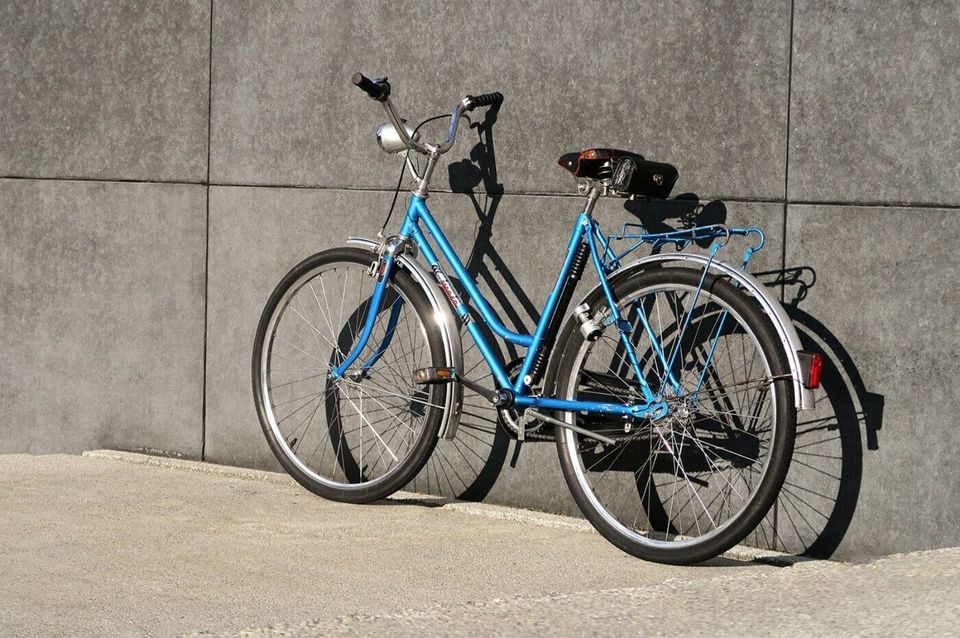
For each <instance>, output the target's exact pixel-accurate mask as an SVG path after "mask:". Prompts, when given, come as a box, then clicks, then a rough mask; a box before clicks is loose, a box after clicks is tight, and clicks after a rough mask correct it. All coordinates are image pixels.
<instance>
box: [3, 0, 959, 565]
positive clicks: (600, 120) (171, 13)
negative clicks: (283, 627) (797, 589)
mask: <svg viewBox="0 0 960 638" xmlns="http://www.w3.org/2000/svg"><path fill="white" fill-rule="evenodd" d="M413 34H416V37H413ZM958 37H960V8H958V5H957V4H956V3H954V2H917V1H914V2H886V3H871V2H812V1H807V0H795V1H794V2H789V1H785V0H780V1H766V2H764V1H758V2H729V3H722V2H719V3H703V2H693V1H690V2H672V3H659V2H652V1H642V2H637V3H633V2H604V3H572V2H571V3H558V2H542V3H539V2H505V1H500V2H489V3H481V4H476V3H452V2H449V3H448V2H429V1H426V2H425V1H419V2H343V1H339V2H334V1H331V2H323V3H314V2H285V3H262V2H254V1H252V0H251V1H249V2H241V1H236V0H213V1H211V0H178V1H173V0H171V1H168V2H151V3H139V2H109V3H99V2H89V1H84V0H74V1H72V2H67V1H65V2H52V1H51V2H32V1H31V2H26V1H18V0H14V1H12V2H5V3H3V4H2V5H0V67H2V69H3V73H2V75H0V83H2V84H0V140H2V141H0V176H2V178H0V284H2V285H0V299H2V304H0V322H2V329H0V405H2V411H0V414H2V417H0V419H2V421H0V452H24V451H26V452H34V453H43V452H76V451H80V450H83V449H90V448H100V447H113V448H122V449H134V450H148V451H155V452H161V453H166V454H173V455H178V456H184V457H189V458H204V459H207V460H209V461H214V462H219V463H229V464H237V465H246V466H254V467H266V468H276V467H277V465H276V464H275V462H274V460H273V459H272V457H271V455H270V452H269V449H268V448H267V446H266V443H265V441H264V440H263V437H262V435H261V433H260V429H259V425H258V423H257V419H256V416H255V413H254V410H253V404H252V399H251V396H250V387H249V386H250V384H249V377H248V375H249V369H248V365H249V364H248V361H249V356H250V350H251V345H252V338H253V333H254V330H255V328H256V322H257V319H258V316H259V313H260V310H261V308H262V305H263V303H264V302H265V301H266V299H267V297H268V295H269V293H270V291H271V290H272V288H273V286H274V285H275V283H276V282H277V281H278V280H279V278H280V277H281V276H282V275H283V273H284V272H286V270H287V269H289V268H290V267H291V266H292V265H293V264H294V263H296V262H297V261H299V260H300V259H301V258H302V257H303V256H305V255H307V254H309V253H312V252H315V251H318V250H321V249H324V248H328V247H331V246H334V245H338V244H340V243H342V241H343V240H344V239H345V238H346V236H347V235H349V234H361V235H368V236H369V235H373V234H374V233H375V232H376V229H377V228H378V227H379V222H380V221H381V220H382V216H383V214H384V213H385V211H386V208H387V206H388V205H389V202H390V199H391V195H392V192H391V189H392V187H393V185H394V181H395V179H396V174H395V173H396V170H397V160H396V158H394V157H388V156H386V155H384V154H383V153H381V152H380V151H379V150H378V149H377V148H376V145H375V142H374V138H373V131H374V130H375V127H376V126H377V125H378V124H379V123H380V122H381V120H382V119H383V117H382V112H381V111H380V110H379V107H378V106H377V105H375V104H373V103H371V102H370V101H369V100H368V99H367V98H366V97H365V96H363V95H362V94H361V93H360V92H359V91H357V90H356V89H354V88H353V87H352V86H351V85H350V84H349V83H348V78H349V76H350V75H351V74H352V73H353V72H355V71H358V70H359V71H364V72H366V73H368V74H370V75H374V74H380V75H388V76H389V77H390V79H391V82H392V83H393V86H394V95H395V96H396V98H397V102H398V104H399V106H400V107H401V109H402V111H403V112H404V113H405V114H407V115H408V116H410V117H411V118H422V117H426V116H429V115H433V114H435V113H440V112H444V111H449V109H450V108H451V106H452V104H453V103H454V102H455V101H456V100H457V99H459V97H460V96H462V95H464V94H466V93H470V92H483V91H490V90H500V91H502V92H503V93H504V94H505V95H506V103H505V104H504V107H503V108H502V110H501V111H500V114H499V118H498V121H497V123H496V125H495V127H494V131H495V136H496V146H495V150H496V155H495V157H496V167H497V178H498V180H499V183H500V184H501V185H502V189H501V190H502V193H496V192H494V193H493V194H487V193H473V194H464V193H451V192H448V193H438V194H436V195H435V196H434V197H433V198H432V199H431V205H432V208H433V209H434V211H435V212H437V213H438V216H439V218H440V221H441V223H442V224H443V225H444V227H445V228H447V229H448V230H449V234H450V236H451V238H452V240H453V241H454V243H455V244H456V246H457V247H458V249H460V250H462V251H463V253H464V254H467V253H469V252H470V250H471V247H472V246H474V244H475V243H477V244H478V245H480V246H481V252H480V254H479V257H481V259H479V260H478V263H479V264H480V265H479V267H478V275H479V277H480V279H481V282H482V284H483V289H484V290H485V291H488V292H489V293H490V295H491V296H492V297H493V298H494V299H496V300H497V304H496V305H497V306H498V307H499V308H500V309H501V312H502V314H503V316H504V318H505V320H506V321H507V322H508V323H509V324H512V325H514V326H515V327H520V326H523V327H527V328H529V326H530V325H531V322H532V317H535V316H536V314H537V309H538V308H539V307H540V306H541V305H542V303H543V300H544V298H545V296H546V291H547V287H548V286H549V285H550V283H552V282H551V281H550V274H549V273H551V272H553V271H554V268H555V267H556V265H557V264H558V262H559V260H560V258H561V252H562V250H563V243H564V239H565V234H566V233H567V232H568V225H569V224H570V223H571V219H572V216H573V215H574V214H575V212H576V211H577V209H578V200H577V199H575V198H574V197H573V191H574V184H573V183H572V180H571V179H570V177H569V176H568V175H567V174H566V173H565V172H564V171H562V170H561V169H560V168H559V167H557V166H556V164H555V161H556V158H557V157H558V156H559V155H560V154H561V153H564V152H569V151H573V150H579V149H581V148H587V147H590V146H614V147H622V148H630V149H633V150H637V151H639V152H641V153H644V154H645V155H646V156H648V157H650V158H653V159H660V160H665V161H670V162H673V163H675V164H676V165H677V166H678V167H679V169H680V172H681V181H680V183H679V185H678V188H677V190H676V192H677V193H680V192H686V193H693V194H696V195H697V197H698V198H699V199H700V200H702V201H704V202H707V201H712V200H717V199H719V200H722V202H723V205H724V207H725V210H726V215H727V221H728V222H730V223H736V224H744V223H753V224H759V225H762V226H763V227H765V228H766V229H767V230H768V235H769V238H770V245H769V248H768V249H767V250H764V251H763V253H761V255H762V259H761V260H760V261H759V262H758V264H757V270H760V271H764V272H765V273H766V274H765V275H763V276H764V277H765V278H766V280H767V281H768V282H769V283H770V284H771V285H773V286H776V287H778V289H779V291H780V292H781V294H782V295H783V300H784V302H785V303H786V304H787V305H788V307H789V309H790V312H791V313H792V315H793V317H794V319H795V322H796V325H797V328H798V330H799V331H800V333H801V334H802V336H803V338H804V339H805V340H807V342H808V343H809V344H810V346H811V347H813V348H817V349H819V350H821V351H823V352H824V353H825V354H826V355H827V357H828V366H827V369H826V373H825V383H824V387H823V389H822V390H821V391H820V392H819V396H818V399H819V407H818V409H817V411H816V412H815V413H812V414H811V413H802V414H801V419H800V420H801V424H800V430H799V438H798V443H797V451H796V455H795V457H794V462H793V465H792V469H791V472H790V476H789V477H788V480H787V486H786V487H785V489H784V492H783V494H782V495H781V498H780V500H779V501H778V503H777V506H776V507H775V509H774V510H773V511H772V512H771V514H770V516H768V518H767V520H766V521H765V522H764V524H763V525H762V526H761V527H760V529H758V530H757V532H756V534H754V536H753V537H752V538H751V542H753V543H754V544H756V545H762V546H767V547H773V548H777V549H783V550H786V551H793V552H802V551H807V552H809V553H812V554H816V555H824V556H828V555H833V556H837V557H840V558H854V559H858V558H867V557H871V556H876V555H880V554H885V553H890V552H895V551H904V550H913V549H921V548H933V547H939V546H946V545H956V544H960V526H958V525H957V521H958V520H960V500H958V499H957V498H956V494H957V493H958V488H960V454H958V452H960V429H958V427H957V426H958V421H957V417H956V414H957V406H958V404H960V390H958V387H960V385H958V384H957V383H956V378H957V377H958V376H960V364H958V363H957V362H958V357H960V332H958V330H957V326H958V325H960V304H958V302H960V288H958V286H957V284H956V276H957V271H958V260H957V257H956V254H955V250H956V246H957V245H958V243H960V210H958V209H960V126H958V124H957V104H960V75H958V73H957V68H958V67H960V49H958V48H957V47H956V45H955V43H956V41H957V38H958ZM471 135H474V137H473V138H471ZM476 143H477V140H476V136H475V134H472V133H468V134H466V135H464V136H463V137H462V138H461V140H460V142H459V143H458V146H457V147H455V149H454V152H452V153H451V154H450V155H448V156H447V157H448V158H449V159H450V162H452V163H458V162H460V163H461V164H460V166H462V165H463V164H462V162H465V161H469V158H470V154H471V150H472V147H473V145H475V144H476ZM474 159H476V158H475V157H474ZM454 181H456V180H454ZM438 186H440V187H441V188H440V190H444V187H446V186H447V184H446V183H445V182H444V180H440V183H438ZM446 190H447V191H449V190H451V189H450V188H446ZM686 210H689V204H686V203H683V202H680V201H674V202H669V203H665V204H663V203H662V204H656V205H647V206H636V207H631V208H630V209H629V210H623V206H622V204H620V203H618V202H613V201H607V202H602V203H601V209H600V211H599V214H600V215H601V216H602V218H603V219H605V220H607V221H609V222H610V223H615V222H618V221H635V220H636V216H639V217H640V218H642V219H644V220H645V221H647V222H648V223H650V224H653V225H656V224H658V223H661V222H663V221H666V223H670V221H671V220H670V218H671V216H675V215H677V214H679V213H682V212H684V211H686ZM535 224H536V225H539V227H542V228H544V229H545V230H544V232H543V236H542V237H536V238H530V237H529V236H525V235H524V233H525V230H524V229H527V228H531V227H537V226H534V225H535ZM904 237H907V238H908V239H909V241H908V243H906V244H902V243H900V244H898V243H897V242H898V241H900V240H901V238H904ZM531 239H533V241H531ZM918 249H919V250H918ZM470 400H471V401H472V402H473V403H474V404H475V405H474V409H472V410H471V412H472V416H470V417H468V418H467V423H466V425H465V431H466V432H467V433H468V434H469V436H464V437H462V438H461V439H459V440H457V441H455V442H443V443H441V444H440V447H439V448H438V453H437V454H436V455H435V457H434V459H433V460H432V461H431V462H430V464H429V465H428V466H427V468H426V469H425V470H424V472H423V473H421V475H420V476H419V477H418V478H417V479H416V481H415V485H414V486H413V487H414V488H415V489H423V490H430V491H434V492H440V493H443V494H449V495H454V496H461V497H465V498H483V499H486V500H488V501H493V502H501V503H508V504H514V505H519V506H523V507H530V508H535V509H543V510H549V511H555V512H565V513H571V514H576V508H575V506H574V504H573V502H572V500H571V498H570V497H569V495H568V494H567V491H566V488H565V486H564V484H563V480H562V477H561V474H560V471H559V467H558V464H557V460H556V458H555V450H554V447H553V446H552V445H550V444H533V443H531V444H526V445H524V446H523V447H522V449H521V450H520V451H519V453H517V450H516V448H515V444H514V443H513V442H511V441H509V440H507V439H506V438H505V436H504V435H503V434H502V433H498V432H497V430H496V428H495V427H493V425H492V422H491V420H490V418H489V417H490V413H489V410H486V409H485V408H484V407H483V406H482V405H481V404H480V403H479V401H478V400H477V398H476V397H472V398H471V399H470ZM485 410H486V411H485Z"/></svg>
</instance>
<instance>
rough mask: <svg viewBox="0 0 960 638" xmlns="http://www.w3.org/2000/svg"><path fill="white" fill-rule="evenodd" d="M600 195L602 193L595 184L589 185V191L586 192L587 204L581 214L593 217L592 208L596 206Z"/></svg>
mask: <svg viewBox="0 0 960 638" xmlns="http://www.w3.org/2000/svg"><path fill="white" fill-rule="evenodd" d="M602 193H603V191H602V190H601V189H600V187H599V185H598V184H597V183H596V182H594V183H592V184H591V185H590V190H588V191H587V204H586V206H584V207H583V213H584V214H585V215H587V216H592V215H593V207H594V206H596V205H597V200H598V199H600V195H601V194H602Z"/></svg>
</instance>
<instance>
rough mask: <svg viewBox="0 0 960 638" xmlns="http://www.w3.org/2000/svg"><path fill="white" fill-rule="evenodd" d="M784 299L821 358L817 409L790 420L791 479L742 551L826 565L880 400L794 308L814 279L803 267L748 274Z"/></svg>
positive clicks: (849, 505) (836, 346) (841, 352)
mask: <svg viewBox="0 0 960 638" xmlns="http://www.w3.org/2000/svg"><path fill="white" fill-rule="evenodd" d="M755 274H756V275H757V277H758V279H760V280H761V281H763V282H764V283H765V284H766V285H767V286H769V287H771V288H778V289H781V290H782V291H783V300H784V307H785V308H786V310H787V314H788V315H789V316H790V318H791V319H792V320H793V324H794V326H795V327H796V328H797V332H798V333H799V335H800V341H801V344H802V346H803V348H804V349H805V350H810V351H814V352H820V353H822V354H823V355H824V363H823V372H822V376H821V384H820V389H818V390H816V401H817V407H816V409H815V410H813V411H809V412H800V413H799V414H798V416H797V439H796V444H795V446H794V453H793V460H792V462H791V464H790V471H789V473H788V474H787V478H786V481H785V482H784V487H783V490H782V491H781V493H780V497H779V498H778V499H777V503H776V505H775V506H774V508H773V510H772V511H771V513H770V514H769V515H768V516H767V518H766V519H765V520H764V522H763V524H762V525H761V526H760V527H758V528H757V530H756V531H755V532H754V533H753V535H752V536H751V537H750V538H749V539H748V543H750V544H752V545H756V546H761V547H766V548H769V549H773V550H777V551H782V552H788V553H791V554H797V555H803V556H809V557H811V558H829V557H831V556H832V555H833V554H834V552H835V551H836V550H837V548H838V547H839V546H840V543H841V542H842V541H843V538H844V536H845V535H846V532H847V529H848V528H849V527H850V523H851V521H852V520H853V516H854V512H855V511H856V508H857V502H858V500H859V497H860V486H861V481H862V477H863V459H864V443H865V444H866V449H867V450H871V451H872V450H878V449H879V448H880V445H879V437H878V432H879V431H880V430H881V428H882V426H883V407H884V397H883V395H880V394H877V393H874V392H870V391H869V390H868V389H867V387H866V384H865V383H864V380H863V376H862V375H861V374H860V371H859V370H858V368H857V366H856V363H855V362H854V361H853V358H852V357H851V355H850V353H849V351H847V349H846V348H845V347H844V346H843V344H842V343H841V342H840V341H839V340H838V339H837V337H836V336H835V335H834V334H833V333H832V332H831V331H830V329H829V328H828V327H827V325H826V324H824V323H823V322H822V321H820V320H819V319H818V318H816V317H814V316H813V315H811V314H809V313H808V312H806V311H804V310H803V309H801V308H800V305H801V303H802V302H803V300H804V299H805V298H806V297H807V294H808V292H809V290H810V288H811V287H812V286H813V285H814V284H815V283H816V272H815V271H814V270H813V269H812V268H810V267H807V266H799V267H792V268H787V269H785V270H775V271H768V272H761V273H755Z"/></svg>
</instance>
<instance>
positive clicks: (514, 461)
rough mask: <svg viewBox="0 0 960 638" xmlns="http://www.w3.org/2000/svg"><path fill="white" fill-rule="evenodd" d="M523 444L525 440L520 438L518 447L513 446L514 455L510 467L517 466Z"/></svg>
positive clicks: (514, 467)
mask: <svg viewBox="0 0 960 638" xmlns="http://www.w3.org/2000/svg"><path fill="white" fill-rule="evenodd" d="M522 445H523V441H520V440H518V441H517V445H516V447H514V448H513V457H511V459H510V467H511V468H513V469H516V468H517V459H519V458H520V446H522Z"/></svg>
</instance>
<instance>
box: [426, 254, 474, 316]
mask: <svg viewBox="0 0 960 638" xmlns="http://www.w3.org/2000/svg"><path fill="white" fill-rule="evenodd" d="M430 269H431V270H432V271H433V276H434V278H435V279H436V280H437V285H438V286H440V290H441V291H443V294H444V295H445V296H446V297H447V301H449V302H450V305H451V306H453V307H454V308H456V310H457V316H458V317H460V321H461V322H462V323H463V325H465V326H466V325H468V324H469V323H470V322H471V321H472V319H471V317H470V311H469V310H468V309H467V307H466V305H464V303H463V301H462V300H461V299H460V295H458V294H457V291H456V290H454V289H453V286H451V285H450V280H449V279H447V273H445V272H443V268H441V267H440V264H431V265H430ZM461 308H462V309H463V310H462V311H461Z"/></svg>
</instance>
